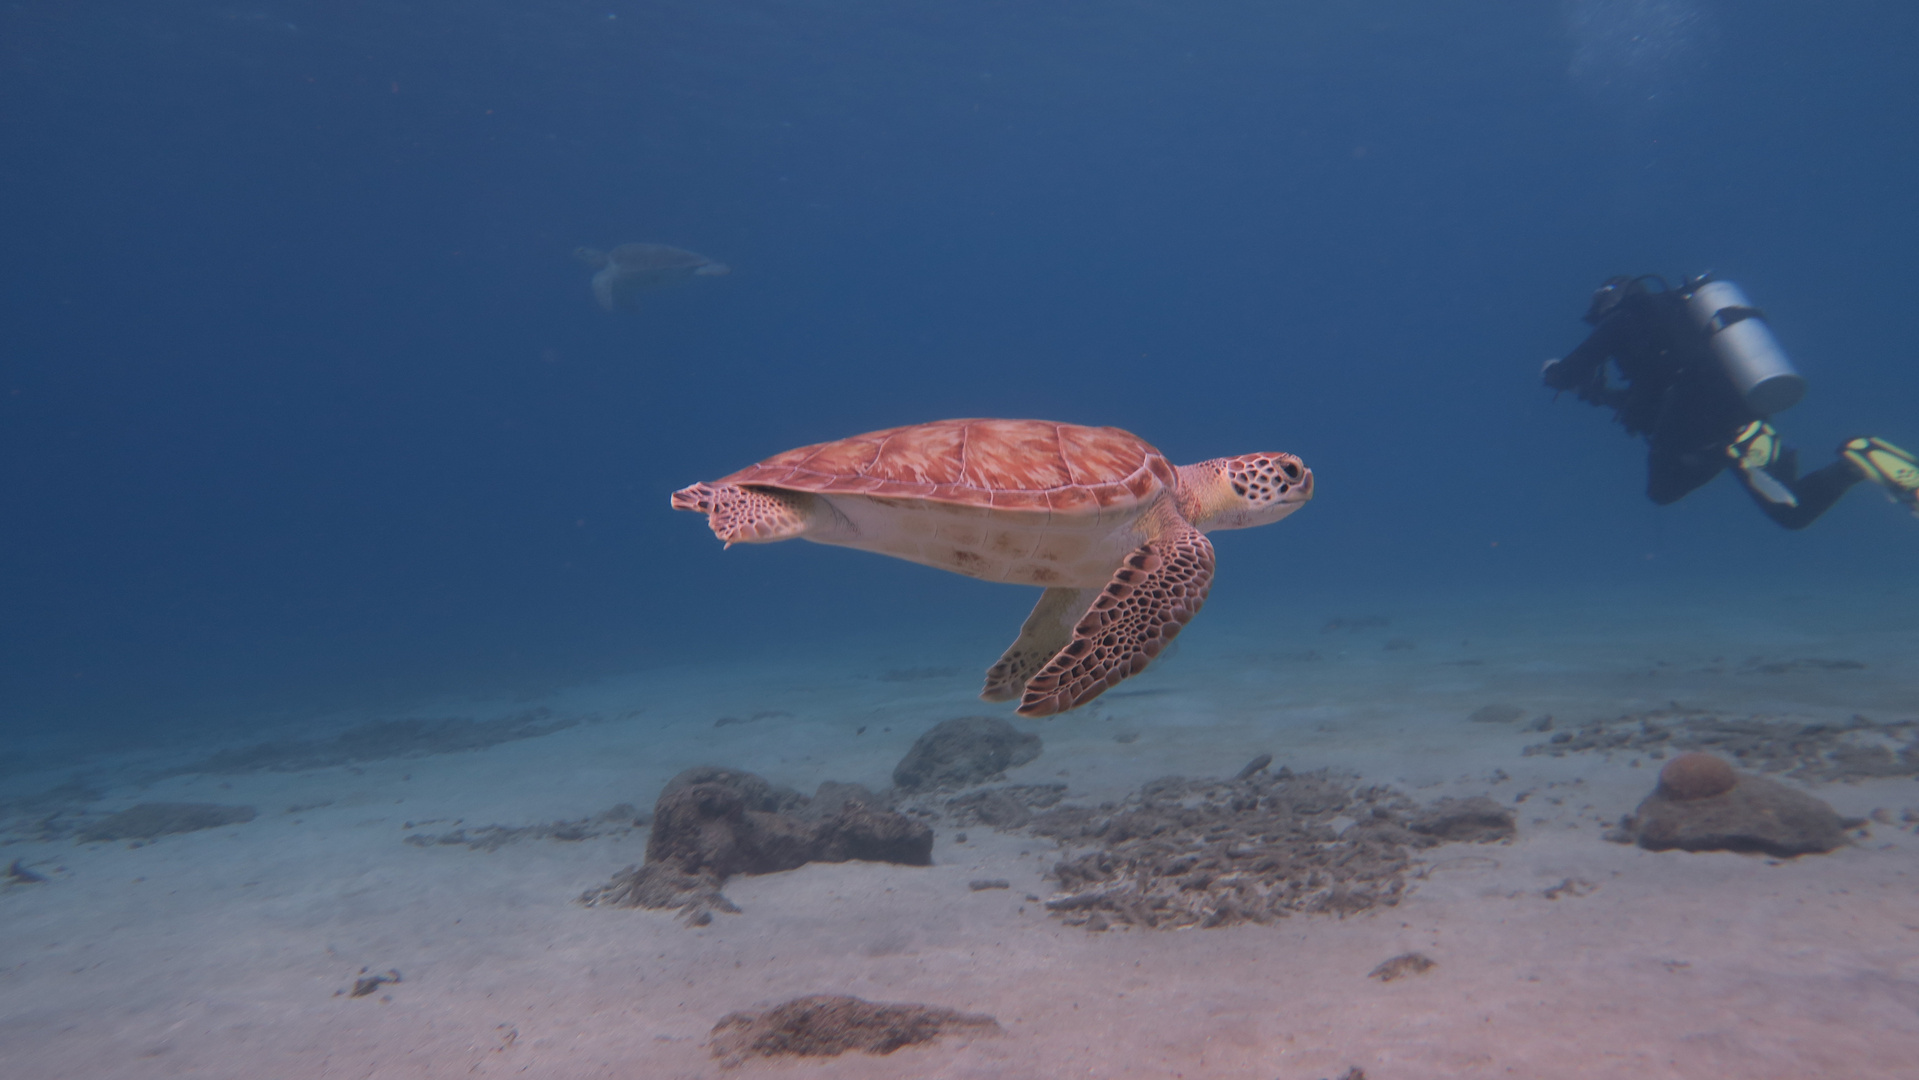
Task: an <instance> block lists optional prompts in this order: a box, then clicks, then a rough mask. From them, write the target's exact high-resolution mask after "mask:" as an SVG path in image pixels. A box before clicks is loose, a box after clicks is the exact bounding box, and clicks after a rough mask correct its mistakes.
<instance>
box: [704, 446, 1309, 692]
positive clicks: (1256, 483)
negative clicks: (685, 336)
mask: <svg viewBox="0 0 1919 1080" xmlns="http://www.w3.org/2000/svg"><path fill="white" fill-rule="evenodd" d="M1312 497H1313V474H1312V471H1311V470H1309V469H1307V468H1306V466H1305V465H1304V464H1302V463H1301V462H1300V460H1299V458H1297V457H1294V456H1293V455H1292V454H1282V453H1263V454H1242V455H1240V456H1238V457H1228V458H1214V459H1213V460H1211V461H1202V462H1200V463H1198V464H1196V465H1182V466H1177V467H1176V466H1174V465H1173V464H1171V463H1170V462H1168V461H1167V460H1166V458H1165V457H1164V456H1163V455H1161V454H1160V452H1159V451H1158V450H1155V449H1154V448H1153V447H1152V446H1151V445H1149V444H1148V443H1147V442H1146V441H1145V440H1143V439H1141V438H1139V437H1138V436H1137V435H1133V434H1131V433H1130V432H1125V431H1121V430H1120V429H1118V428H1110V427H1107V428H1092V427H1080V426H1078V425H1075V424H1056V423H1052V422H1050V421H1045V420H940V421H936V422H934V423H930V424H915V425H913V426H911V427H900V428H890V429H888V430H886V431H875V432H871V433H869V434H866V435H855V436H854V437H852V438H850V439H841V440H839V441H838V442H830V443H820V444H818V445H816V446H803V447H800V448H799V449H797V450H788V451H786V452H785V453H783V454H776V455H774V456H773V457H770V458H767V459H766V460H765V461H762V462H760V463H759V464H758V465H751V466H748V467H747V468H744V469H741V470H740V471H739V472H736V473H734V474H732V475H731V476H727V477H724V478H722V479H719V480H716V481H713V482H712V483H701V484H694V485H692V486H690V487H686V488H682V489H680V490H679V491H676V492H674V493H673V508H674V509H676V510H693V511H697V512H699V513H702V514H705V515H706V516H707V523H708V525H710V526H711V527H712V529H713V535H715V536H717V537H719V538H720V539H721V540H723V541H725V542H726V544H727V546H728V547H731V546H732V545H734V544H742V543H759V544H764V543H773V542H775V541H779V540H791V539H793V538H795V537H799V538H803V539H806V540H811V541H813V542H815V543H819V544H837V545H840V546H842V547H852V548H859V549H860V550H862V551H872V552H877V553H879V554H881V555H891V556H893V557H895V558H899V559H906V560H908V561H910V562H916V563H922V564H924V565H927V566H937V567H939V568H940V569H942V570H951V571H953V572H955V573H959V574H965V575H966V576H968V577H975V578H982V579H984V580H987V581H1001V582H1009V583H1012V584H1017V585H1040V586H1044V587H1045V589H1046V592H1045V593H1044V594H1043V595H1041V597H1040V600H1039V604H1038V605H1037V606H1035V607H1034V608H1033V613H1032V614H1031V615H1030V616H1028V617H1027V619H1026V624H1025V625H1024V626H1023V627H1021V628H1020V635H1019V639H1018V640H1017V641H1015V642H1013V645H1012V647H1011V648H1009V649H1007V650H1006V654H1005V655H1004V656H1002V657H1000V660H999V663H997V664H994V665H993V667H992V668H991V669H990V670H989V671H987V673H986V689H985V690H984V691H983V692H982V693H981V694H980V696H981V697H982V698H985V699H986V700H988V701H1009V700H1011V699H1013V698H1016V697H1017V698H1019V699H1020V704H1019V712H1020V713H1021V714H1022V715H1025V716H1050V715H1052V714H1054V713H1057V712H1064V711H1065V710H1067V709H1072V708H1076V707H1078V706H1080V705H1084V704H1086V703H1087V702H1089V701H1091V700H1093V699H1094V698H1096V697H1098V696H1099V695H1100V694H1101V693H1102V692H1104V691H1105V690H1107V689H1108V688H1109V687H1112V686H1113V685H1115V684H1117V683H1118V682H1119V681H1120V680H1122V679H1125V678H1127V677H1128V676H1131V675H1136V674H1138V673H1139V672H1140V671H1142V670H1144V669H1145V667H1146V665H1147V664H1148V663H1150V662H1151V661H1152V659H1153V658H1154V657H1155V656H1158V655H1159V653H1160V651H1161V650H1162V649H1164V648H1165V647H1166V644H1167V643H1168V642H1169V641H1171V640H1172V639H1173V637H1174V635H1176V634H1178V633H1179V631H1180V628H1181V627H1183V626H1185V625H1186V623H1187V622H1189V621H1190V620H1191V619H1192V617H1193V615H1194V614H1195V613H1196V612H1198V611H1199V607H1200V605H1201V604H1202V603H1204V602H1205V600H1206V593H1207V590H1208V589H1209V588H1210V586H1211V584H1212V580H1213V545H1212V544H1211V543H1210V542H1208V541H1207V539H1206V536H1205V534H1206V533H1207V532H1210V531H1212V530H1215V529H1245V528H1250V527H1252V526H1254V525H1266V524H1270V523H1272V522H1275V521H1278V520H1279V519H1281V518H1283V517H1285V516H1286V515H1288V514H1290V513H1292V512H1293V511H1295V510H1297V509H1299V508H1300V507H1301V506H1304V505H1305V504H1306V501H1307V500H1308V499H1311V498H1312Z"/></svg>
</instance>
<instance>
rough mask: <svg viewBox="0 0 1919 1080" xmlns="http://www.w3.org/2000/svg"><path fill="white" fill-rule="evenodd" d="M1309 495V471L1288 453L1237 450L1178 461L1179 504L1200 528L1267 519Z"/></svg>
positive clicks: (1260, 522)
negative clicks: (1234, 454) (1207, 458)
mask: <svg viewBox="0 0 1919 1080" xmlns="http://www.w3.org/2000/svg"><path fill="white" fill-rule="evenodd" d="M1312 497H1313V471H1312V470H1311V469H1308V468H1307V467H1306V465H1305V463H1304V462H1302V461H1300V460H1299V459H1298V458H1297V457H1294V456H1293V455H1291V454H1278V453H1273V454H1241V455H1239V456H1238V457H1226V458H1214V459H1212V460H1211V461H1202V462H1199V463H1198V464H1196V465H1181V466H1180V467H1179V510H1180V513H1181V514H1182V515H1184V516H1185V518H1186V520H1187V521H1190V522H1192V524H1193V527H1194V528H1196V529H1199V530H1200V531H1201V532H1212V531H1213V530H1215V529H1250V528H1252V527H1253V526H1255V525H1271V524H1272V523H1273V522H1275V521H1278V520H1279V519H1280V518H1283V517H1285V516H1286V515H1287V514H1290V513H1292V512H1293V511H1295V510H1297V509H1299V508H1300V507H1302V506H1305V505H1306V501H1307V500H1308V499H1311V498H1312Z"/></svg>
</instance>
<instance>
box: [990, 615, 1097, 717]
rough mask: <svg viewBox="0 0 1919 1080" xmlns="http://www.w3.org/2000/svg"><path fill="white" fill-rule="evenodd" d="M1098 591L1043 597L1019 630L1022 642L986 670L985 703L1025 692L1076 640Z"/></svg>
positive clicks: (1019, 641)
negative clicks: (1075, 632) (1037, 674)
mask: <svg viewBox="0 0 1919 1080" xmlns="http://www.w3.org/2000/svg"><path fill="white" fill-rule="evenodd" d="M1098 591H1099V590H1098V589H1048V590H1046V591H1045V592H1043V593H1041V594H1040V597H1039V603H1037V604H1035V605H1033V613H1032V614H1031V615H1028V616H1027V617H1026V622H1025V624H1024V625H1022V626H1021V627H1020V628H1019V639H1018V640H1017V641H1015V642H1013V644H1012V645H1011V646H1010V647H1008V648H1007V650H1006V654H1005V655H1003V656H1001V657H1000V658H999V663H997V664H994V665H993V666H992V667H990V668H988V669H987V670H986V689H984V690H981V691H980V695H979V696H980V700H982V701H1011V700H1013V699H1014V698H1016V697H1018V696H1019V695H1020V692H1021V691H1023V690H1025V689H1026V680H1028V679H1030V678H1032V677H1033V673H1034V672H1036V671H1038V670H1039V669H1040V668H1042V667H1045V666H1046V662H1047V661H1048V660H1051V659H1052V658H1053V656H1054V654H1056V653H1058V652H1059V651H1060V650H1061V649H1063V648H1065V647H1066V643H1067V642H1068V641H1071V640H1072V639H1073V627H1074V626H1075V625H1076V624H1077V623H1078V622H1079V617H1080V616H1081V615H1082V614H1084V613H1085V611H1086V605H1087V604H1089V603H1091V602H1092V600H1093V596H1094V594H1096V593H1097V592H1098Z"/></svg>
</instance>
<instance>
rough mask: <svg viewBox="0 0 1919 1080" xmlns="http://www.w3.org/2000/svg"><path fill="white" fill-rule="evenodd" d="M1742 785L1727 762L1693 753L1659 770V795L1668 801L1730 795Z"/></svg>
mask: <svg viewBox="0 0 1919 1080" xmlns="http://www.w3.org/2000/svg"><path fill="white" fill-rule="evenodd" d="M1738 782H1739V774H1738V773H1735V772H1733V771H1732V766H1731V765H1728V764H1726V761H1725V759H1724V758H1719V757H1714V756H1713V755H1711V754H1702V753H1699V752H1697V751H1694V752H1693V753H1690V754H1681V755H1679V756H1678V757H1676V758H1673V759H1672V760H1671V761H1668V762H1666V767H1665V768H1663V769H1661V770H1659V791H1660V793H1661V794H1663V795H1665V796H1666V797H1667V798H1669V799H1705V798H1709V797H1711V796H1714V795H1723V794H1725V793H1726V792H1728V791H1731V790H1732V788H1733V785H1734V784H1737V783H1738Z"/></svg>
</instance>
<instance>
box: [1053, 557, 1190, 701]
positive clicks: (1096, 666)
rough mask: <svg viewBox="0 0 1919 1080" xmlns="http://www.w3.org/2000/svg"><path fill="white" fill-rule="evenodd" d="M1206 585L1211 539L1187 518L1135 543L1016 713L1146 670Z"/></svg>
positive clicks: (1096, 690) (1089, 693) (1086, 695)
mask: <svg viewBox="0 0 1919 1080" xmlns="http://www.w3.org/2000/svg"><path fill="white" fill-rule="evenodd" d="M1212 584H1213V545H1212V542H1211V541H1209V540H1207V539H1206V536H1205V534H1204V533H1201V532H1200V531H1199V530H1198V529H1195V528H1193V527H1192V526H1191V525H1189V524H1187V523H1186V522H1185V521H1180V522H1178V523H1177V524H1175V525H1172V526H1170V527H1168V528H1166V529H1165V530H1164V531H1163V532H1161V533H1160V535H1159V536H1157V537H1155V538H1154V539H1152V540H1149V541H1147V542H1146V543H1144V544H1141V545H1140V546H1139V547H1137V548H1134V549H1133V551H1132V553H1131V554H1129V555H1127V556H1126V558H1125V559H1123V560H1121V561H1120V565H1119V569H1117V570H1115V571H1113V579H1112V580H1111V581H1108V582H1107V583H1106V587H1105V588H1103V589H1100V590H1099V591H1098V592H1097V593H1095V594H1094V596H1093V602H1092V604H1091V605H1090V606H1089V607H1087V609H1086V614H1085V615H1084V616H1082V617H1081V618H1080V620H1079V622H1078V623H1077V624H1075V625H1074V627H1073V638H1072V640H1071V641H1068V642H1067V643H1066V645H1065V647H1064V648H1062V649H1060V651H1059V652H1058V654H1056V655H1055V656H1054V657H1053V658H1052V659H1051V660H1049V661H1047V662H1046V666H1045V667H1042V668H1040V670H1039V672H1038V673H1037V674H1035V675H1034V676H1033V677H1032V678H1030V679H1028V680H1026V689H1025V691H1024V692H1023V693H1021V695H1020V703H1019V714H1020V715H1021V716H1051V715H1053V714H1054V713H1058V712H1065V711H1066V710H1067V709H1076V708H1078V707H1079V706H1081V705H1084V704H1086V703H1087V702H1089V701H1091V700H1093V699H1094V698H1096V697H1098V696H1100V695H1101V694H1103V693H1105V692H1106V691H1107V690H1109V689H1111V688H1112V687H1113V686H1115V685H1117V684H1118V683H1119V682H1120V681H1121V680H1122V679H1127V678H1130V677H1132V676H1134V675H1137V674H1139V673H1140V672H1142V671H1144V670H1146V665H1147V664H1149V663H1151V662H1152V660H1153V658H1154V657H1155V656H1158V655H1159V654H1160V650H1162V649H1164V648H1165V647H1166V645H1167V644H1168V643H1169V642H1171V641H1172V640H1173V638H1174V636H1176V635H1177V634H1178V633H1179V631H1180V628H1181V627H1184V626H1185V625H1186V624H1187V623H1189V622H1191V621H1192V619H1193V616H1194V615H1195V614H1197V613H1198V612H1199V607H1200V605H1201V604H1204V603H1205V602H1206V593H1207V591H1208V590H1209V589H1210V588H1211V587H1212ZM1049 591H1050V590H1049ZM1035 614H1037V612H1035Z"/></svg>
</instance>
